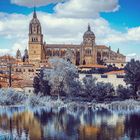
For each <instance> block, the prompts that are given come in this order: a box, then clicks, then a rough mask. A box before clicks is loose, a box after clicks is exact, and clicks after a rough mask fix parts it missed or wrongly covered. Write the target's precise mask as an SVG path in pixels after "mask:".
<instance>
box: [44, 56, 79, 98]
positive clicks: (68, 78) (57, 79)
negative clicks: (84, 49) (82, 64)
mask: <svg viewBox="0 0 140 140" xmlns="http://www.w3.org/2000/svg"><path fill="white" fill-rule="evenodd" d="M49 63H50V65H51V67H52V69H51V70H50V71H45V77H44V78H45V79H46V80H48V81H49V83H50V85H51V87H52V88H51V89H52V90H51V92H52V93H55V94H57V95H58V96H59V95H60V94H61V93H62V92H65V93H66V94H69V95H70V93H71V90H72V86H73V82H75V81H76V79H78V70H77V68H76V66H75V65H74V64H72V63H71V62H70V61H66V60H64V59H62V58H53V59H50V60H49Z"/></svg>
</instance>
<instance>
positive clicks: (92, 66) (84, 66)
mask: <svg viewBox="0 0 140 140" xmlns="http://www.w3.org/2000/svg"><path fill="white" fill-rule="evenodd" d="M79 68H107V67H106V66H104V65H98V64H96V65H93V64H87V65H80V66H79Z"/></svg>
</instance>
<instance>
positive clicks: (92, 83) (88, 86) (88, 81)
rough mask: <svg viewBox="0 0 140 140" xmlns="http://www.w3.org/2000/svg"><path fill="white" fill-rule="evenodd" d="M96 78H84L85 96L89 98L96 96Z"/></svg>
mask: <svg viewBox="0 0 140 140" xmlns="http://www.w3.org/2000/svg"><path fill="white" fill-rule="evenodd" d="M96 80H97V79H96V78H93V77H84V78H83V86H84V87H83V88H84V94H85V95H86V96H87V97H91V96H94V94H95V89H96Z"/></svg>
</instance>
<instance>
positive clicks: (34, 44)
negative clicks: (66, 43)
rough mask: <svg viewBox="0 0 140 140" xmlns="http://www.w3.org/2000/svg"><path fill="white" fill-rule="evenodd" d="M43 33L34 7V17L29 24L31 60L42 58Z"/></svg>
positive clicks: (36, 60)
mask: <svg viewBox="0 0 140 140" xmlns="http://www.w3.org/2000/svg"><path fill="white" fill-rule="evenodd" d="M42 53H43V34H42V29H41V24H40V22H39V20H38V18H37V14H36V9H35V8H34V13H33V18H32V20H31V22H30V25H29V61H31V62H39V61H41V60H42V56H43V55H42Z"/></svg>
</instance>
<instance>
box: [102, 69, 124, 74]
mask: <svg viewBox="0 0 140 140" xmlns="http://www.w3.org/2000/svg"><path fill="white" fill-rule="evenodd" d="M105 74H110V75H111V74H125V71H124V70H118V71H110V72H107V73H105Z"/></svg>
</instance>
